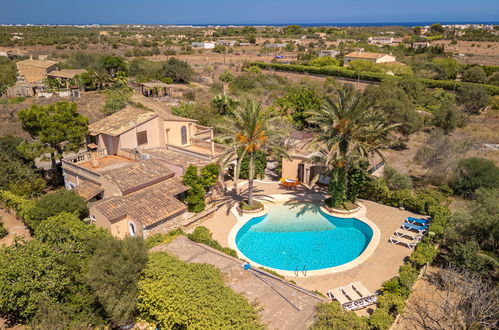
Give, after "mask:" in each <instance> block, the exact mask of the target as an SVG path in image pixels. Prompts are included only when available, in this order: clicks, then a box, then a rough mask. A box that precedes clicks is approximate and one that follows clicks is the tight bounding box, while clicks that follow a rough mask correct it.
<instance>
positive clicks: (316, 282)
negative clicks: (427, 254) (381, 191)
mask: <svg viewBox="0 0 499 330" xmlns="http://www.w3.org/2000/svg"><path fill="white" fill-rule="evenodd" d="M246 187H247V186H243V187H242V188H241V190H242V194H244V193H245V192H246V189H245V188H246ZM312 192H315V193H316V192H317V191H313V190H309V189H307V188H305V187H299V188H298V189H296V190H291V191H290V190H286V189H284V188H282V187H280V186H279V185H278V184H277V183H264V182H256V195H255V198H257V199H261V200H267V201H269V200H271V198H270V197H269V195H272V194H291V195H294V196H295V197H294V198H295V199H296V200H300V199H301V200H307V196H308V195H309V194H310V193H312ZM232 198H237V199H240V197H239V196H237V195H236V196H232ZM362 203H363V204H364V206H365V207H366V208H367V218H368V219H369V220H371V221H372V222H374V223H375V224H376V225H377V226H378V228H379V229H380V231H381V240H380V243H379V245H378V247H377V248H376V250H375V251H374V253H373V254H372V255H371V256H370V257H369V258H368V259H367V260H366V261H365V262H364V263H362V264H360V265H358V266H356V267H354V268H352V269H350V270H346V271H343V272H339V273H335V274H328V275H316V276H307V277H303V276H302V275H301V274H300V277H298V278H296V277H287V279H289V280H293V281H295V282H296V284H297V285H299V286H302V287H303V288H305V289H307V290H312V291H313V290H317V291H320V292H322V293H324V294H325V293H326V292H327V291H328V290H329V289H332V288H336V287H339V286H344V285H346V284H349V283H352V282H355V281H361V282H362V283H363V284H364V285H365V286H366V287H367V288H368V289H369V290H370V291H371V292H375V291H377V290H379V289H380V288H381V284H382V282H384V281H386V280H388V279H390V278H392V277H393V276H396V275H398V270H399V267H400V266H402V265H403V263H404V260H405V259H406V258H407V257H408V256H409V255H410V253H411V250H409V249H408V248H407V247H404V246H402V245H394V244H392V243H390V242H389V241H388V239H389V238H390V236H391V235H392V234H393V233H394V232H395V230H396V229H397V228H399V227H400V225H401V224H402V222H403V221H404V219H405V218H406V217H408V216H417V215H416V214H414V213H411V212H408V211H401V210H399V209H397V208H394V207H389V206H385V205H381V204H378V203H374V202H371V201H366V200H362ZM233 205H234V203H229V202H228V203H227V204H226V205H224V206H222V207H221V208H220V209H219V210H217V211H216V212H215V213H214V215H213V217H212V218H211V219H209V220H207V221H206V222H204V223H203V224H202V225H203V226H205V227H207V228H209V229H210V230H211V232H212V233H213V237H214V238H215V239H216V240H217V241H219V242H220V244H222V245H223V246H228V235H229V232H230V230H231V229H232V227H233V226H234V225H235V224H236V218H235V216H234V215H233V214H231V213H230V212H229V209H230V207H232V206H233Z"/></svg>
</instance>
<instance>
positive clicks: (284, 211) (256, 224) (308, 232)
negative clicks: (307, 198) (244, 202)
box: [235, 203, 373, 271]
mask: <svg viewBox="0 0 499 330" xmlns="http://www.w3.org/2000/svg"><path fill="white" fill-rule="evenodd" d="M267 207H268V209H269V212H268V214H266V215H263V216H258V217H254V218H252V219H250V220H249V221H248V222H246V223H245V224H244V225H243V226H242V227H241V229H239V231H238V232H237V235H236V237H235V243H236V245H237V248H238V249H239V251H240V252H241V253H242V254H243V255H244V256H245V257H246V258H248V259H250V261H253V262H254V263H257V264H259V265H262V266H265V267H269V268H273V269H279V270H285V271H295V270H300V271H302V270H303V269H306V270H307V271H310V270H319V269H324V268H330V267H336V266H340V265H343V264H346V263H348V262H350V261H352V260H354V259H355V258H357V257H358V256H359V255H361V254H362V252H363V251H364V250H365V249H366V247H367V246H368V245H369V243H370V241H371V239H372V237H373V230H372V228H371V227H370V226H369V225H368V224H366V223H365V222H363V221H361V220H358V219H356V218H337V217H333V216H331V215H329V214H326V213H324V212H322V210H321V209H320V208H319V205H318V204H314V203H303V204H298V205H286V204H275V205H268V206H267Z"/></svg>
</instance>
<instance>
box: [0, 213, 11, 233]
mask: <svg viewBox="0 0 499 330" xmlns="http://www.w3.org/2000/svg"><path fill="white" fill-rule="evenodd" d="M8 234H9V232H8V231H7V228H5V226H4V224H3V219H2V217H1V216H0V238H4V237H5V236H7V235H8Z"/></svg>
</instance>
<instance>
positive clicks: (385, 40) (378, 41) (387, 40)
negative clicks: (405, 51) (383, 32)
mask: <svg viewBox="0 0 499 330" xmlns="http://www.w3.org/2000/svg"><path fill="white" fill-rule="evenodd" d="M393 40H394V39H393V37H369V38H367V42H368V43H370V44H374V45H389V44H392V43H393Z"/></svg>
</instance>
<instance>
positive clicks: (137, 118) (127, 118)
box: [88, 106, 158, 136]
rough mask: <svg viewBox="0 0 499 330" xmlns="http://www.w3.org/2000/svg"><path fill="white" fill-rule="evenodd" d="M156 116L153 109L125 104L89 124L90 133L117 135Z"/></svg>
mask: <svg viewBox="0 0 499 330" xmlns="http://www.w3.org/2000/svg"><path fill="white" fill-rule="evenodd" d="M156 117H158V114H157V113H155V112H154V111H150V110H147V109H140V108H137V107H133V106H127V107H126V108H125V109H123V110H120V111H118V112H115V113H113V114H112V115H110V116H107V117H105V118H103V119H101V120H99V121H98V122H95V123H93V124H90V126H89V127H88V130H89V131H90V133H93V134H99V133H104V134H107V135H112V136H118V135H120V134H123V133H125V132H126V131H129V130H131V129H132V128H134V127H135V125H140V124H143V123H145V122H147V121H149V120H151V119H153V118H156Z"/></svg>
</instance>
